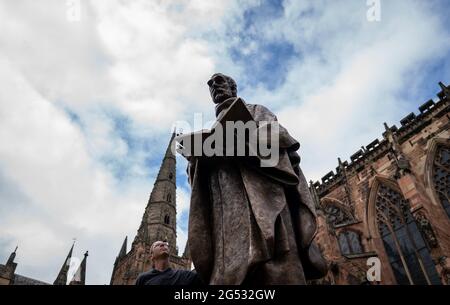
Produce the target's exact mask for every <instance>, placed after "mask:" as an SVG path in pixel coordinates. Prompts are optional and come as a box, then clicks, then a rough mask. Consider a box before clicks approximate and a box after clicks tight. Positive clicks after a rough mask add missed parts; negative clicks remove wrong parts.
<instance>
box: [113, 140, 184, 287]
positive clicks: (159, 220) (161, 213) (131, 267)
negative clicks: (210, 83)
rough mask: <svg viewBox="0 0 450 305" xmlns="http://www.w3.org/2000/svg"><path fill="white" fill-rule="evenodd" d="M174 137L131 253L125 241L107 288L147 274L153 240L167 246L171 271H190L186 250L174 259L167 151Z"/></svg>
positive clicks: (171, 163) (172, 184) (171, 164)
mask: <svg viewBox="0 0 450 305" xmlns="http://www.w3.org/2000/svg"><path fill="white" fill-rule="evenodd" d="M174 137H175V134H172V137H171V139H170V142H169V146H168V147H167V150H166V153H165V155H164V159H163V161H162V164H161V168H160V170H159V173H158V176H157V178H156V181H155V184H154V186H153V190H152V192H151V194H150V199H149V200H148V204H147V207H146V208H145V212H144V216H143V217H142V222H141V225H140V227H139V230H138V232H137V235H136V237H135V238H134V241H133V243H132V245H131V250H130V251H129V252H128V253H127V238H125V240H124V242H123V244H122V248H121V249H120V252H119V255H118V256H117V258H116V261H115V262H114V268H113V272H112V276H111V285H133V284H134V283H135V281H136V278H137V277H138V275H139V274H140V273H142V272H145V271H148V270H150V269H151V260H150V247H151V245H152V244H153V243H154V242H155V241H157V240H163V241H167V242H168V243H169V250H170V259H169V260H170V265H171V267H172V268H175V269H190V266H191V261H190V259H189V258H188V257H189V255H188V249H187V248H186V249H185V251H184V254H183V255H182V256H178V255H177V253H178V248H177V245H176V241H177V232H176V228H177V226H176V214H177V211H176V158H175V156H174V154H173V153H172V149H171V146H172V145H175V141H174Z"/></svg>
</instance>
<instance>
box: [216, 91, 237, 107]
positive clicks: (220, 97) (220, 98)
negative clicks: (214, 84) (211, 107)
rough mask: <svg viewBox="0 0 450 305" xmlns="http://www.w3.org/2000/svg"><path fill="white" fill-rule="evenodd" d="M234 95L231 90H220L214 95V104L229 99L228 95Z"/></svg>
mask: <svg viewBox="0 0 450 305" xmlns="http://www.w3.org/2000/svg"><path fill="white" fill-rule="evenodd" d="M234 96H235V95H233V93H232V92H230V91H228V90H223V91H222V90H221V92H218V93H217V94H215V95H214V98H213V101H214V103H215V104H220V103H222V102H223V101H225V100H226V99H229V98H230V97H234Z"/></svg>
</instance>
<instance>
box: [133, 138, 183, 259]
mask: <svg viewBox="0 0 450 305" xmlns="http://www.w3.org/2000/svg"><path fill="white" fill-rule="evenodd" d="M175 135H176V134H175V130H174V131H173V132H172V135H171V137H170V140H169V144H168V146H167V148H166V151H165V154H164V158H163V160H162V163H161V167H160V169H159V172H158V175H157V176H156V180H155V183H154V186H153V189H152V191H151V194H150V198H149V200H148V203H147V207H146V208H145V213H144V216H143V218H142V222H141V226H140V227H139V230H138V234H137V236H136V239H135V240H134V242H133V244H134V243H136V242H143V243H145V244H147V245H151V244H152V243H153V242H155V241H156V240H167V242H168V243H169V248H170V252H171V253H173V254H176V253H177V250H176V249H177V248H176V158H175V155H174V152H175V150H174V145H176V141H175V140H174V139H175Z"/></svg>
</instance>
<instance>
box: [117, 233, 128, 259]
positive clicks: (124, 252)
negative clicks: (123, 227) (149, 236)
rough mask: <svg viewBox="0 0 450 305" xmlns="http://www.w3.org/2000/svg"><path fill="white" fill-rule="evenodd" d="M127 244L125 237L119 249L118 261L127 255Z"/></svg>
mask: <svg viewBox="0 0 450 305" xmlns="http://www.w3.org/2000/svg"><path fill="white" fill-rule="evenodd" d="M127 242H128V236H125V239H124V241H123V244H122V248H120V252H119V256H118V257H117V258H118V259H121V258H123V257H124V256H125V255H127Z"/></svg>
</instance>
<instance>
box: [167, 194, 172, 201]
mask: <svg viewBox="0 0 450 305" xmlns="http://www.w3.org/2000/svg"><path fill="white" fill-rule="evenodd" d="M167 202H172V194H170V193H169V194H167Z"/></svg>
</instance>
